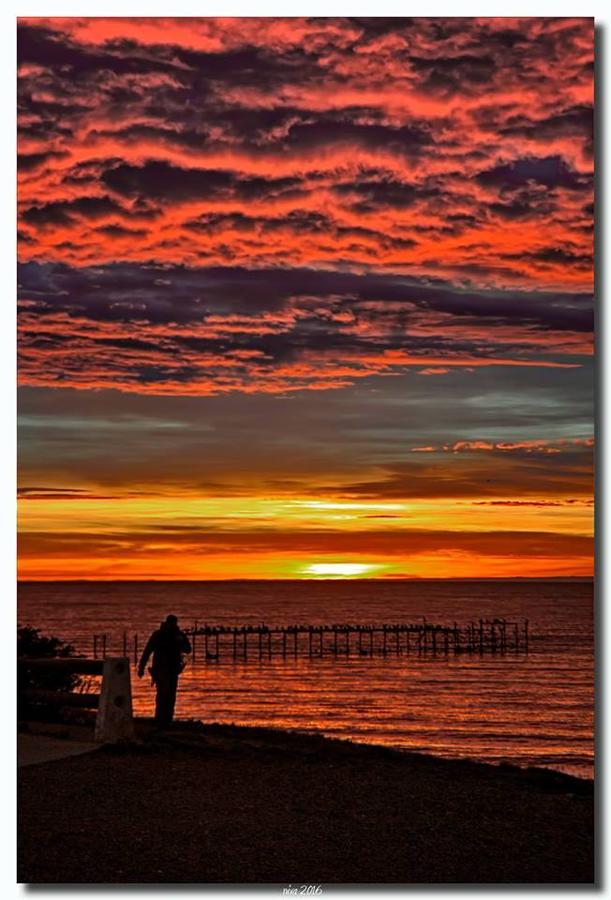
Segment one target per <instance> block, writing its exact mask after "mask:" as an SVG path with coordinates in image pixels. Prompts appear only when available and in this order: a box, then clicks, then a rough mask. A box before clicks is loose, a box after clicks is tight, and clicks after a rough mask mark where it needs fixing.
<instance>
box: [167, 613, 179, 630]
mask: <svg viewBox="0 0 611 900" xmlns="http://www.w3.org/2000/svg"><path fill="white" fill-rule="evenodd" d="M165 624H166V625H168V626H169V627H170V628H176V626H177V625H178V619H177V617H176V616H172V615H170V616H166V617H165Z"/></svg>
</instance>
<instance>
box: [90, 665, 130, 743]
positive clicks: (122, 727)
mask: <svg viewBox="0 0 611 900" xmlns="http://www.w3.org/2000/svg"><path fill="white" fill-rule="evenodd" d="M134 737H135V734H134V720H133V712H132V690H131V682H130V677H129V659H128V658H127V657H126V656H119V657H112V656H109V657H107V658H106V659H105V660H104V668H103V671H102V690H101V693H100V702H99V705H98V714H97V716H96V720H95V740H96V741H99V742H101V743H114V742H116V741H126V740H127V741H131V740H133V739H134Z"/></svg>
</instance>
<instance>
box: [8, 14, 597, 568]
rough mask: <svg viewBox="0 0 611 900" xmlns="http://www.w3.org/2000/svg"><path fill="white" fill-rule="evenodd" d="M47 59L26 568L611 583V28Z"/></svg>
mask: <svg viewBox="0 0 611 900" xmlns="http://www.w3.org/2000/svg"><path fill="white" fill-rule="evenodd" d="M18 46H19V50H18V53H19V86H18V103H19V106H18V120H19V161H18V180H19V188H18V212H19V216H18V217H19V223H18V227H19V276H18V281H19V382H20V388H19V411H20V415H19V421H20V433H19V452H20V472H19V485H20V488H19V493H20V527H21V544H20V575H21V577H22V578H27V579H29V578H35V579H46V578H49V579H64V578H105V579H109V578H117V579H119V578H185V579H197V578H202V579H205V578H231V577H233V578H248V577H251V578H308V577H310V578H320V577H337V576H340V577H363V576H365V577H395V578H396V577H401V576H404V577H488V576H567V575H589V574H591V571H592V549H593V548H592V513H593V510H592V490H593V485H592V455H593V367H592V345H593V335H592V327H593V301H592V290H593V266H592V237H593V158H592V154H593V148H592V129H593V121H592V104H593V21H592V20H591V19H566V18H563V19H539V18H532V19H519V20H518V19H510V18H503V19H466V18H457V19H432V18H429V19H410V20H408V19H396V18H395V19H385V18H378V19H375V18H374V19H304V20H302V19H278V18H267V19H248V18H243V19H206V18H199V19H185V18H182V19H177V20H173V19H168V18H164V19H146V18H139V19H103V18H97V19H92V18H85V19H80V18H72V19H58V18H54V19H27V20H25V19H24V20H20V24H19V45H18Z"/></svg>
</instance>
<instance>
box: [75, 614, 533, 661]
mask: <svg viewBox="0 0 611 900" xmlns="http://www.w3.org/2000/svg"><path fill="white" fill-rule="evenodd" d="M184 630H185V633H186V634H187V635H188V636H189V637H190V639H191V645H192V650H193V652H192V655H191V660H192V661H193V662H196V661H201V662H218V661H219V660H221V659H231V660H235V661H238V660H240V661H248V660H265V659H268V660H269V659H272V658H274V657H275V658H281V659H291V658H293V659H295V658H297V657H306V658H308V659H320V658H322V657H328V658H335V659H341V658H345V657H350V656H358V657H363V658H369V659H373V658H384V657H388V656H401V655H411V654H416V655H423V654H426V655H428V656H433V657H437V656H439V657H448V656H457V655H459V654H467V655H469V656H482V655H484V654H509V653H512V654H521V653H527V652H528V648H529V640H530V636H529V622H528V619H523V620H521V621H519V622H518V621H508V620H507V619H502V618H495V619H478V620H476V621H472V622H469V623H467V624H466V625H464V624H463V625H458V623H456V622H454V623H453V624H452V625H447V624H445V625H436V624H433V623H431V622H427V621H426V620H425V619H424V620H423V621H421V622H416V623H405V622H399V623H391V624H389V623H385V624H354V623H334V624H317V625H311V624H305V625H303V624H295V625H275V626H269V625H266V624H265V623H263V622H262V623H261V624H259V625H208V624H204V625H198V624H197V623H195V624H194V625H193V626H192V627H191V628H186V629H184ZM109 645H110V642H109V641H107V635H105V634H102V635H100V634H96V635H94V636H93V656H94V658H98V657H105V656H106V650H107V646H109ZM143 646H144V641H142V642H141V641H140V640H139V636H138V635H137V634H135V635H133V638H132V639H131V640H130V639H129V636H128V634H127V632H124V633H123V640H122V647H123V655H124V656H127V655H129V653H130V649H131V650H132V652H133V658H134V661H137V660H138V655H139V647H143Z"/></svg>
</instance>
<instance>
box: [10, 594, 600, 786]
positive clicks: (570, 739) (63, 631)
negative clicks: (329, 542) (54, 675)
mask: <svg viewBox="0 0 611 900" xmlns="http://www.w3.org/2000/svg"><path fill="white" fill-rule="evenodd" d="M18 597H19V600H18V613H19V622H20V623H21V624H29V625H33V626H35V627H37V628H40V629H41V630H42V631H43V632H45V633H53V634H55V635H58V636H60V637H62V638H64V639H65V640H70V641H71V642H72V643H74V644H75V646H76V648H77V649H78V650H79V651H80V652H82V653H86V654H88V655H90V654H91V653H92V638H93V634H102V633H105V634H106V635H107V653H108V654H115V655H117V654H118V655H121V654H122V652H123V633H124V631H126V632H127V633H128V637H129V647H130V651H131V655H132V660H133V635H134V634H135V633H137V634H138V635H139V648H140V650H141V649H142V647H143V645H144V641H145V640H146V637H147V636H148V634H149V633H150V632H151V631H152V630H153V629H154V628H156V627H158V625H159V622H160V621H161V620H162V619H163V618H164V617H165V616H166V614H167V613H170V612H172V613H175V614H176V615H178V617H179V620H180V624H181V626H182V627H185V628H188V627H191V626H192V625H193V624H194V623H195V622H198V623H199V624H200V625H203V624H204V623H207V624H209V625H214V624H218V625H248V624H260V623H262V622H264V623H265V624H266V625H269V626H273V625H286V624H296V623H313V624H330V623H334V622H355V623H356V622H362V623H370V624H373V623H379V624H382V623H395V622H418V621H421V620H422V617H423V616H426V618H427V620H428V621H429V622H433V623H439V624H453V623H454V622H455V621H456V622H458V623H459V624H460V623H465V624H466V623H467V622H470V621H473V620H478V619H479V618H480V617H481V618H493V617H503V618H506V619H508V620H515V619H518V620H521V619H522V618H528V619H529V622H530V636H531V639H530V645H529V652H528V653H527V654H515V653H511V652H509V653H507V654H506V655H500V654H496V655H494V656H493V655H485V656H482V657H480V656H478V655H474V656H467V655H466V654H465V655H458V656H453V655H450V656H449V657H447V658H446V657H445V656H443V655H438V656H437V657H432V656H431V655H426V656H425V655H420V656H419V655H418V654H417V653H416V652H413V651H412V652H411V653H410V654H409V655H408V654H407V653H405V652H404V653H402V654H401V655H398V656H397V655H395V654H394V653H392V652H391V653H388V654H387V655H386V656H382V655H381V654H379V655H376V654H374V655H373V656H371V657H369V656H367V657H362V656H359V655H358V654H354V653H353V654H351V655H350V656H348V657H346V656H344V655H341V654H340V656H338V657H337V658H335V657H334V656H333V655H332V654H329V655H327V656H324V657H323V658H318V659H317V658H313V659H309V658H308V657H307V655H303V656H299V657H298V658H297V659H294V658H292V656H291V654H290V653H289V654H288V656H287V658H286V659H283V658H282V656H281V654H279V653H274V654H273V657H272V659H271V660H270V659H266V658H264V659H262V660H260V659H259V656H258V644H257V642H256V639H255V638H252V639H251V641H252V643H251V647H252V649H251V652H250V654H249V657H248V661H246V662H245V661H244V660H242V659H237V660H234V659H233V658H232V653H231V652H230V643H229V642H227V643H226V644H225V645H224V646H225V647H226V650H224V651H222V652H221V654H220V659H219V660H218V661H214V662H211V661H209V662H206V661H205V659H204V658H203V656H204V654H203V653H202V650H203V647H202V643H201V641H202V639H201V638H200V639H199V642H200V643H199V645H198V651H199V652H198V654H197V657H196V661H195V663H193V664H189V665H188V666H187V669H186V670H185V672H184V673H183V675H182V677H181V682H180V687H179V695H178V702H177V717H178V718H201V719H203V720H204V721H208V722H223V723H228V722H234V723H237V724H248V725H264V726H270V727H280V728H293V729H301V730H306V731H320V732H323V733H324V734H327V735H331V736H334V737H341V738H347V739H352V740H357V741H364V742H368V743H378V744H387V745H391V746H396V747H403V748H407V749H410V750H414V751H418V752H422V753H432V754H435V755H438V756H443V757H468V758H471V759H476V760H482V761H486V762H492V763H501V762H509V763H514V764H517V765H521V766H526V765H537V766H544V767H549V768H555V769H559V770H562V771H566V772H571V773H573V774H576V775H580V776H584V777H592V774H593V719H594V629H593V624H594V623H593V619H594V617H593V588H592V583H591V582H586V581H583V582H581V581H574V582H552V581H550V582H534V581H365V580H363V581H356V580H355V581H297V582H294V581H293V582H286V581H285V582H281V581H277V582H271V581H260V582H257V581H245V582H146V583H142V582H139V583H135V582H131V583H130V582H53V583H48V582H47V583H33V582H31V583H22V584H20V586H19V593H18ZM211 649H212V647H211ZM132 685H133V691H134V708H135V711H136V712H137V713H138V714H140V715H151V714H152V713H153V709H154V691H153V689H152V688H151V686H150V680H149V679H148V678H144V679H142V680H139V679H138V678H137V677H136V676H135V672H132Z"/></svg>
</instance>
